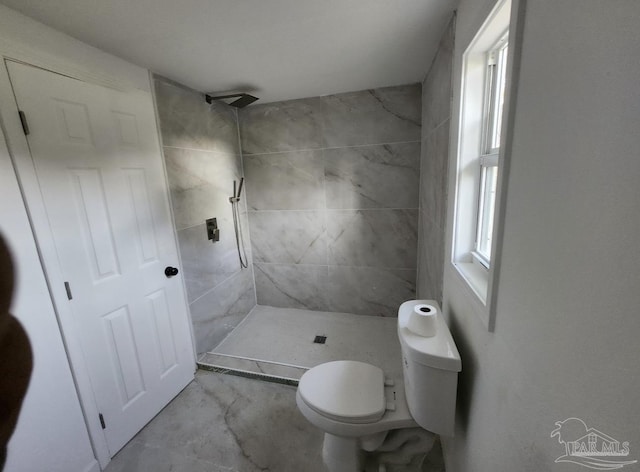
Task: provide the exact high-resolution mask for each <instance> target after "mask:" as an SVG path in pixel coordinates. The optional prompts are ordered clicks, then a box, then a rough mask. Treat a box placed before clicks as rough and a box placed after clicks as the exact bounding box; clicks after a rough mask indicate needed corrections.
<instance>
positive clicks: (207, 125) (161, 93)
mask: <svg viewBox="0 0 640 472" xmlns="http://www.w3.org/2000/svg"><path fill="white" fill-rule="evenodd" d="M154 79H155V80H154V83H155V91H156V103H157V107H158V116H159V118H160V132H161V135H162V143H163V145H164V146H172V147H180V148H188V149H202V150H206V151H220V152H225V153H230V154H240V147H239V143H238V128H237V117H236V111H235V109H234V108H232V107H229V106H227V105H225V104H222V103H214V104H212V105H209V104H208V103H207V102H205V100H204V95H203V94H201V93H198V92H196V91H194V90H190V89H188V88H186V87H183V86H181V85H178V84H176V83H173V82H171V81H169V80H166V79H163V78H161V77H159V76H155V77H154Z"/></svg>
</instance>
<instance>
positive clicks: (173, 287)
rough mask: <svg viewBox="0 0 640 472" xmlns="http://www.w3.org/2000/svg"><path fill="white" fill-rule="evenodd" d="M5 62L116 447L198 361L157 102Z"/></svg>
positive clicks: (110, 442) (174, 390)
mask: <svg viewBox="0 0 640 472" xmlns="http://www.w3.org/2000/svg"><path fill="white" fill-rule="evenodd" d="M8 67H9V73H10V76H11V82H12V85H13V89H14V93H15V96H16V100H17V103H18V108H19V109H20V110H22V111H23V112H24V113H25V116H26V121H27V123H28V127H29V134H28V136H27V139H28V142H29V147H30V149H31V154H32V157H33V160H34V163H35V167H36V174H37V176H38V180H39V184H40V188H41V192H42V198H43V200H44V203H45V207H46V211H47V216H48V219H49V225H50V227H51V231H52V234H53V238H54V245H55V248H56V252H57V256H58V263H59V264H60V266H61V270H62V272H63V274H64V276H65V280H67V281H68V283H69V292H70V296H71V300H69V301H67V300H64V301H63V302H64V303H69V304H70V306H71V310H72V312H73V317H74V321H75V323H76V325H77V328H78V329H77V330H76V331H77V332H78V333H81V338H82V339H81V344H82V348H83V354H84V356H85V359H86V362H87V365H88V368H89V371H90V372H89V376H90V378H91V384H92V387H93V391H94V394H95V399H96V403H97V405H98V408H99V410H100V412H101V415H102V419H103V420H104V432H105V436H106V439H107V444H108V446H109V450H110V453H111V455H114V454H115V453H116V452H117V451H118V450H119V449H120V448H121V447H122V446H124V445H125V444H126V443H127V441H129V440H130V439H131V438H132V437H133V436H134V435H135V434H136V433H137V432H138V431H139V430H140V429H141V428H142V427H143V426H144V425H145V424H146V423H147V422H148V421H149V420H151V418H153V416H154V415H156V414H157V413H158V412H159V411H160V410H161V409H162V408H163V407H164V406H165V405H166V404H167V403H168V402H169V401H170V400H171V399H172V398H173V397H174V396H175V395H177V394H178V393H179V392H180V390H182V389H183V388H184V387H185V386H186V385H187V384H188V383H189V382H190V381H191V380H192V379H193V373H194V368H195V362H194V356H193V349H192V342H191V335H190V330H189V325H188V323H189V319H188V316H187V313H186V303H185V298H184V293H183V286H182V282H181V280H180V277H181V274H179V275H177V276H174V277H167V276H166V275H165V268H166V267H169V266H173V267H176V266H177V263H178V255H177V249H176V244H175V239H174V233H173V228H172V224H171V217H170V213H169V206H168V197H167V188H166V184H165V179H164V173H163V168H162V161H161V155H160V149H159V145H158V137H157V131H156V125H155V115H154V111H153V105H152V102H151V98H150V96H149V94H148V93H144V92H137V91H134V92H127V93H125V92H118V91H115V90H112V89H108V88H106V87H101V86H98V85H94V84H89V83H86V82H82V81H79V80H75V79H71V78H69V77H65V76H61V75H58V74H55V73H52V72H48V71H45V70H42V69H38V68H35V67H31V66H27V65H23V64H18V63H14V62H9V63H8ZM45 265H46V261H45ZM57 303H61V301H60V300H57ZM94 420H95V421H99V419H98V418H95V419H94V418H88V421H94Z"/></svg>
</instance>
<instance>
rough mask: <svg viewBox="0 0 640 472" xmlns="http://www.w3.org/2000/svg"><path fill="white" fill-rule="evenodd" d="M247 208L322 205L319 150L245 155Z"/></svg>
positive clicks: (321, 173)
mask: <svg viewBox="0 0 640 472" xmlns="http://www.w3.org/2000/svg"><path fill="white" fill-rule="evenodd" d="M244 171H245V177H246V179H247V182H246V183H247V202H248V207H249V209H250V210H309V209H321V208H323V207H324V163H323V159H322V151H295V152H285V153H277V154H260V155H254V156H245V157H244Z"/></svg>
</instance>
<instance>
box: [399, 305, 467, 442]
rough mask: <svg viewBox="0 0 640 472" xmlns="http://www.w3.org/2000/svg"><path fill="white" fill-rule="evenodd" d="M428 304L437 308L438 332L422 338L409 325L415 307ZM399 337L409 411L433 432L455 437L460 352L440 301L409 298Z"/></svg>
mask: <svg viewBox="0 0 640 472" xmlns="http://www.w3.org/2000/svg"><path fill="white" fill-rule="evenodd" d="M419 304H427V305H431V306H433V307H435V308H436V309H437V314H436V320H435V322H436V333H435V335H434V336H432V337H423V336H420V335H418V334H416V333H414V332H413V331H411V330H410V329H409V328H408V327H407V324H408V322H409V318H410V316H411V314H412V313H413V310H414V307H415V306H416V305H419ZM398 338H399V339H400V346H401V348H402V369H403V374H404V386H405V395H406V397H407V403H408V404H409V411H410V412H411V415H412V416H413V418H414V419H415V420H416V423H418V424H419V425H420V426H422V427H423V428H424V429H426V430H428V431H431V432H433V433H437V434H441V435H445V436H452V435H453V430H454V423H455V411H456V390H457V386H458V372H460V371H461V370H462V363H461V361H460V354H459V353H458V349H457V347H456V345H455V343H454V342H453V337H452V336H451V332H450V331H449V327H448V326H447V324H446V322H445V320H444V318H443V317H442V313H441V312H440V307H439V305H438V303H437V302H436V301H434V300H410V301H407V302H404V303H403V304H402V305H400V309H399V310H398Z"/></svg>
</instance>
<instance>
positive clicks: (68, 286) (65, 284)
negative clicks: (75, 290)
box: [64, 282, 73, 300]
mask: <svg viewBox="0 0 640 472" xmlns="http://www.w3.org/2000/svg"><path fill="white" fill-rule="evenodd" d="M64 288H65V290H66V291H67V298H68V299H69V300H73V295H71V285H69V282H65V283H64Z"/></svg>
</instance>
